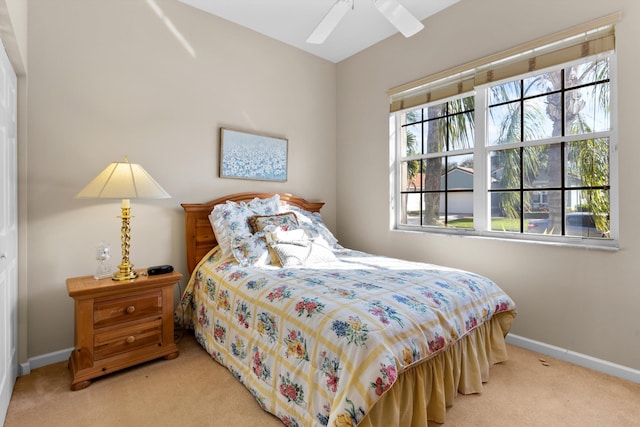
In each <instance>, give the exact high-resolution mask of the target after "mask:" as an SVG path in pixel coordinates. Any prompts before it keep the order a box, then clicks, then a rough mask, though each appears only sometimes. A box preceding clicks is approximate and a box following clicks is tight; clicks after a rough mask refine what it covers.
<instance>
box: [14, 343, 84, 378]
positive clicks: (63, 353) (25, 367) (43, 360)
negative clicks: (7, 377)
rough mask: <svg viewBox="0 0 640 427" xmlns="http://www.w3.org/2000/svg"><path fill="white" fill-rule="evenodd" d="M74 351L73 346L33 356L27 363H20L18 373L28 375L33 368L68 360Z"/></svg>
mask: <svg viewBox="0 0 640 427" xmlns="http://www.w3.org/2000/svg"><path fill="white" fill-rule="evenodd" d="M72 351H73V348H68V349H66V350H59V351H54V352H53V353H47V354H43V355H41V356H36V357H32V358H30V359H29V360H27V361H26V362H25V363H21V364H20V372H18V375H28V374H30V373H31V370H32V369H36V368H41V367H43V366H47V365H51V364H53V363H58V362H62V361H65V360H68V359H69V355H71V352H72Z"/></svg>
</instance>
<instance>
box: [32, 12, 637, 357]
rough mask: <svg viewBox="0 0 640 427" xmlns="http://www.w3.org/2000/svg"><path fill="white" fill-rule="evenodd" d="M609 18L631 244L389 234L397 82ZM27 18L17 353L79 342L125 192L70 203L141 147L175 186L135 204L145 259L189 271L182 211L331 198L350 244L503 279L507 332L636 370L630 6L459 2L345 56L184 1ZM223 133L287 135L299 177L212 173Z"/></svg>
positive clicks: (332, 219)
mask: <svg viewBox="0 0 640 427" xmlns="http://www.w3.org/2000/svg"><path fill="white" fill-rule="evenodd" d="M150 3H151V4H154V3H155V4H157V5H158V6H159V8H160V9H161V11H162V16H158V15H157V14H156V12H154V11H153V9H152V8H151V7H150ZM615 11H622V12H623V20H622V22H621V23H620V25H619V26H618V28H617V36H618V37H617V43H618V52H619V58H618V66H619V69H618V78H619V85H620V87H621V88H624V90H621V91H620V94H619V101H618V106H619V109H620V114H619V149H620V152H619V153H620V182H621V184H620V195H621V200H622V202H621V226H620V230H621V235H622V238H621V243H620V250H619V251H617V252H614V253H611V252H603V251H586V250H581V249H571V248H558V247H550V246H542V245H533V244H524V243H517V242H502V241H495V240H484V239H464V238H452V237H444V236H434V235H426V234H418V233H400V232H392V231H389V223H390V218H389V175H388V171H389V156H388V153H389V146H388V141H387V136H386V135H387V134H388V127H387V121H388V100H387V97H386V94H385V92H386V90H387V89H389V88H391V87H394V86H397V85H399V84H402V83H406V82H409V81H412V80H414V79H416V78H419V77H422V76H425V75H428V74H431V73H434V72H437V71H441V70H444V69H447V68H449V67H452V66H455V65H459V64H461V63H464V62H467V61H470V60H473V59H477V58H479V57H482V56H484V55H487V54H490V53H494V52H497V51H500V50H503V49H506V48H509V47H511V46H513V45H516V44H519V43H522V42H526V41H530V40H532V39H535V38H538V37H540V36H544V35H547V34H550V33H554V32H557V31H560V30H563V29H566V28H568V27H570V26H572V25H575V24H579V23H582V22H585V21H588V20H591V19H593V18H597V17H600V16H603V15H606V14H609V13H611V12H615ZM28 16H29V27H28V28H29V30H28V43H29V50H28V64H29V75H28V77H29V78H28V90H29V96H28V101H29V103H28V108H27V109H25V114H24V116H27V117H28V126H27V127H26V129H25V130H24V133H26V132H27V131H28V135H29V141H28V144H24V145H26V149H24V146H23V147H22V148H21V149H23V150H24V151H25V152H21V154H22V157H21V159H20V162H21V165H23V164H24V165H23V168H22V170H21V177H22V176H23V174H22V173H23V171H25V170H27V167H28V179H26V182H25V179H23V180H22V182H21V189H22V190H21V195H22V196H24V197H23V199H22V200H21V206H23V205H25V204H26V206H25V207H24V209H22V210H21V220H22V224H25V223H26V224H28V227H27V232H25V233H24V234H23V236H24V239H25V242H24V244H23V245H22V248H21V256H22V258H23V260H22V262H26V263H27V265H26V272H27V273H28V274H27V273H25V274H23V275H22V276H21V289H20V291H21V298H23V300H22V301H21V307H22V306H23V305H24V306H26V307H25V310H23V312H27V313H28V315H27V316H26V320H25V321H24V322H21V325H20V329H21V337H28V345H27V346H26V348H27V349H28V351H26V352H25V353H26V354H24V353H21V361H24V359H25V358H26V357H34V356H39V355H43V354H46V353H49V352H54V351H58V350H61V349H65V348H68V347H71V346H72V343H73V314H72V313H73V304H72V301H71V299H70V298H69V297H68V296H67V293H66V288H65V279H66V278H67V277H72V276H77V275H85V274H91V273H92V272H93V269H94V266H95V261H94V259H93V256H94V247H95V245H96V244H97V243H98V242H99V241H101V240H106V241H109V242H110V243H111V244H112V246H113V247H114V252H116V254H117V253H118V249H119V223H118V219H117V218H116V215H118V203H117V202H93V201H88V200H75V199H73V196H74V195H75V194H76V193H77V192H78V191H79V190H80V189H81V188H82V187H83V186H84V185H85V184H86V183H87V182H88V181H89V180H90V179H91V178H93V177H94V175H95V174H97V172H99V171H100V170H101V169H102V168H103V167H104V166H106V165H107V164H108V163H109V162H111V161H114V160H120V159H122V158H123V157H124V156H125V155H128V156H129V158H130V160H131V161H133V162H140V163H141V164H142V165H143V166H144V167H145V168H146V169H147V170H148V171H149V172H150V173H151V174H152V175H153V176H154V177H155V178H156V179H157V180H158V181H159V182H160V183H161V184H162V185H163V186H164V187H165V189H166V190H167V191H168V192H169V193H170V194H171V195H172V196H173V198H172V199H170V200H160V201H133V214H134V215H135V216H136V218H135V219H134V221H133V226H132V227H133V232H132V233H133V243H132V262H133V263H134V264H136V266H139V267H143V266H146V265H150V264H161V263H169V264H173V265H174V266H176V268H177V269H178V270H182V271H184V270H185V259H184V243H183V226H184V224H183V221H182V211H181V208H180V206H179V204H180V203H182V202H199V201H205V200H208V199H210V198H213V197H217V196H220V195H223V194H226V193H231V192H235V191H253V190H265V191H288V192H293V193H297V194H301V195H303V196H305V197H308V198H311V199H318V200H324V201H326V202H327V205H326V207H325V208H324V209H323V214H324V216H325V219H326V220H327V223H328V224H329V225H330V227H331V228H332V229H333V230H334V231H337V233H336V235H337V236H338V237H339V238H340V240H341V242H342V243H344V244H345V245H347V246H350V247H354V248H358V249H365V250H368V251H371V252H377V253H382V254H387V255H392V256H398V257H407V258H410V259H415V260H421V261H428V262H434V263H440V264H445V265H451V266H456V267H461V268H465V269H469V270H474V271H477V272H479V273H483V274H486V275H488V276H489V277H492V278H493V279H495V280H496V281H497V282H498V283H500V284H501V285H502V286H503V287H504V288H505V289H506V290H507V291H508V292H509V293H510V294H511V295H512V296H513V297H514V299H515V300H516V302H517V303H518V306H519V316H518V318H517V320H516V322H515V324H514V326H513V332H514V333H516V334H518V335H521V336H523V337H526V338H530V339H534V340H538V341H542V342H546V343H549V344H552V345H556V346H559V347H563V348H567V349H569V350H573V351H577V352H580V353H585V354H588V355H590V356H593V357H597V358H601V359H605V360H609V361H611V362H614V363H620V364H622V365H626V366H629V367H632V368H635V369H640V362H639V361H638V359H637V354H640V340H639V339H638V338H639V337H640V326H639V325H638V322H637V321H636V314H637V306H638V301H640V286H638V280H637V274H636V271H635V268H634V267H633V266H634V265H635V264H637V260H638V259H640V228H639V227H636V226H635V224H636V222H637V221H636V219H635V215H634V214H635V212H637V211H638V210H640V201H639V200H638V198H637V197H636V196H635V192H636V190H635V185H634V184H633V183H635V182H637V177H636V176H634V175H633V171H634V170H635V169H637V168H636V163H637V159H638V158H640V145H638V144H637V143H636V142H635V133H636V132H635V127H634V124H633V123H634V121H636V118H635V114H634V113H635V108H634V107H635V105H634V100H636V99H640V93H638V91H639V90H640V89H639V88H637V85H634V84H633V82H632V80H633V79H634V77H635V74H636V70H637V69H638V68H640V51H638V49H637V46H636V45H637V40H640V4H639V3H637V2H636V0H610V1H609V2H601V1H593V0H590V1H588V2H586V1H584V0H563V1H562V2H557V1H551V0H539V1H537V2H531V1H525V0H483V1H482V2H479V1H477V0H461V1H460V3H458V4H457V5H455V6H454V7H452V8H451V9H448V10H445V11H443V12H442V13H440V14H439V15H437V16H435V17H433V18H432V19H428V20H427V21H425V24H426V28H425V30H423V31H422V32H421V33H419V34H418V35H417V36H415V37H413V38H411V39H404V38H403V37H402V36H395V37H392V38H390V39H387V40H385V41H383V42H381V43H380V44H378V45H376V46H374V47H372V48H370V49H368V50H366V51H365V52H363V53H361V54H359V55H357V56H355V57H353V58H351V59H348V60H346V61H343V62H342V63H340V64H338V65H337V66H336V65H334V64H331V63H328V62H326V61H323V60H320V59H317V58H314V57H311V56H309V55H307V54H305V53H303V52H301V51H299V50H297V49H293V48H290V47H287V46H285V45H282V44H280V43H278V42H276V41H273V40H270V39H267V38H265V37H263V36H260V35H258V34H256V33H253V32H251V31H249V30H246V29H242V28H240V27H238V26H235V25H233V24H230V23H228V22H225V21H222V20H220V19H217V18H215V17H213V16H210V15H207V14H204V13H202V12H199V11H197V10H195V9H192V8H190V7H188V6H185V5H182V4H180V3H178V2H176V1H171V0H155V2H152V1H151V0H149V2H147V1H145V0H111V1H109V2H105V1H101V0H56V1H55V2H50V1H46V0H31V1H30V2H29V15H28ZM165 19H168V20H170V21H171V23H172V24H173V25H174V26H175V28H176V29H177V31H179V33H180V36H181V37H183V42H181V41H180V40H179V37H180V36H178V37H177V36H176V35H174V34H172V33H171V31H170V30H168V27H167V26H166V25H165V21H164V20H165ZM190 52H193V55H192V54H191V53H190ZM25 62H26V61H25ZM336 70H337V77H336ZM336 86H337V88H338V95H337V96H336ZM336 116H337V117H340V120H339V122H336ZM220 126H228V127H234V128H241V129H246V130H256V131H260V132H267V133H273V134H276V135H282V136H285V137H287V138H288V139H289V156H290V162H289V182H288V183H284V184H281V183H266V182H256V181H238V180H228V179H220V178H217V176H216V169H217V166H216V165H217V161H218V156H217V149H218V137H217V132H218V128H219V127H220ZM336 135H337V138H336ZM336 156H337V158H338V160H337V162H336ZM336 183H339V185H338V186H336ZM336 187H337V190H336ZM25 199H26V202H25V201H24V200H25ZM337 218H339V221H338V220H337ZM336 226H337V227H338V228H337V229H336ZM25 247H26V249H25ZM116 258H118V256H117V255H116ZM25 259H26V261H25ZM25 299H26V301H25ZM27 308H28V310H27ZM21 316H22V315H21ZM21 348H23V345H22V344H21Z"/></svg>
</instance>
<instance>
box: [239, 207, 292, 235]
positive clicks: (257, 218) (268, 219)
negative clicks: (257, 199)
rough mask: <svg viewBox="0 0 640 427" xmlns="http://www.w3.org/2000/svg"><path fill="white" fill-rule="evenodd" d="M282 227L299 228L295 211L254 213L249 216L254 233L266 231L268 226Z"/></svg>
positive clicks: (284, 229) (285, 228) (287, 228)
mask: <svg viewBox="0 0 640 427" xmlns="http://www.w3.org/2000/svg"><path fill="white" fill-rule="evenodd" d="M269 226H273V227H271V228H274V229H275V228H280V229H281V230H283V231H288V230H294V229H296V228H298V220H297V219H296V215H295V214H294V213H293V212H285V213H280V214H276V215H254V216H252V217H250V218H249V227H251V230H252V232H253V233H257V232H259V231H264V230H265V229H266V228H267V227H269Z"/></svg>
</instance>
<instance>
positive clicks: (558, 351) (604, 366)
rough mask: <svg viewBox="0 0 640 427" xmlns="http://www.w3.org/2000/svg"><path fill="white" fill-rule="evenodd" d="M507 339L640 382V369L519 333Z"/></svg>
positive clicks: (509, 341)
mask: <svg viewBox="0 0 640 427" xmlns="http://www.w3.org/2000/svg"><path fill="white" fill-rule="evenodd" d="M506 341H507V343H509V344H513V345H515V346H516V347H522V348H525V349H527V350H531V351H535V352H536V353H541V354H544V355H545V356H549V357H553V358H554V359H558V360H562V361H564V362H569V363H573V364H574V365H578V366H582V367H585V368H589V369H593V370H594V371H598V372H602V373H605V374H608V375H613V376H614V377H618V378H622V379H625V380H628V381H632V382H634V383H639V384H640V371H638V370H636V369H632V368H628V367H626V366H622V365H617V364H615V363H611V362H607V361H606V360H602V359H596V358H595V357H591V356H587V355H586V354H581V353H576V352H575V351H571V350H567V349H564V348H560V347H555V346H553V345H549V344H545V343H543V342H539V341H534V340H530V339H529V338H523V337H520V336H518V335H513V334H508V335H507V338H506Z"/></svg>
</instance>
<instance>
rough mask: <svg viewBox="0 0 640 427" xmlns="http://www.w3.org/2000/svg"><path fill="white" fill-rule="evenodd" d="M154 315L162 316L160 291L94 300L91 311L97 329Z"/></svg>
mask: <svg viewBox="0 0 640 427" xmlns="http://www.w3.org/2000/svg"><path fill="white" fill-rule="evenodd" d="M154 315H157V316H160V315H162V292H161V291H160V290H153V291H149V292H139V293H136V294H132V295H129V296H126V297H120V298H110V299H100V300H96V302H95V304H94V309H93V325H94V327H95V328H96V329H97V328H101V327H104V326H109V325H114V324H117V323H120V322H128V321H132V320H137V319H142V318H144V317H148V316H154Z"/></svg>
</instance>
